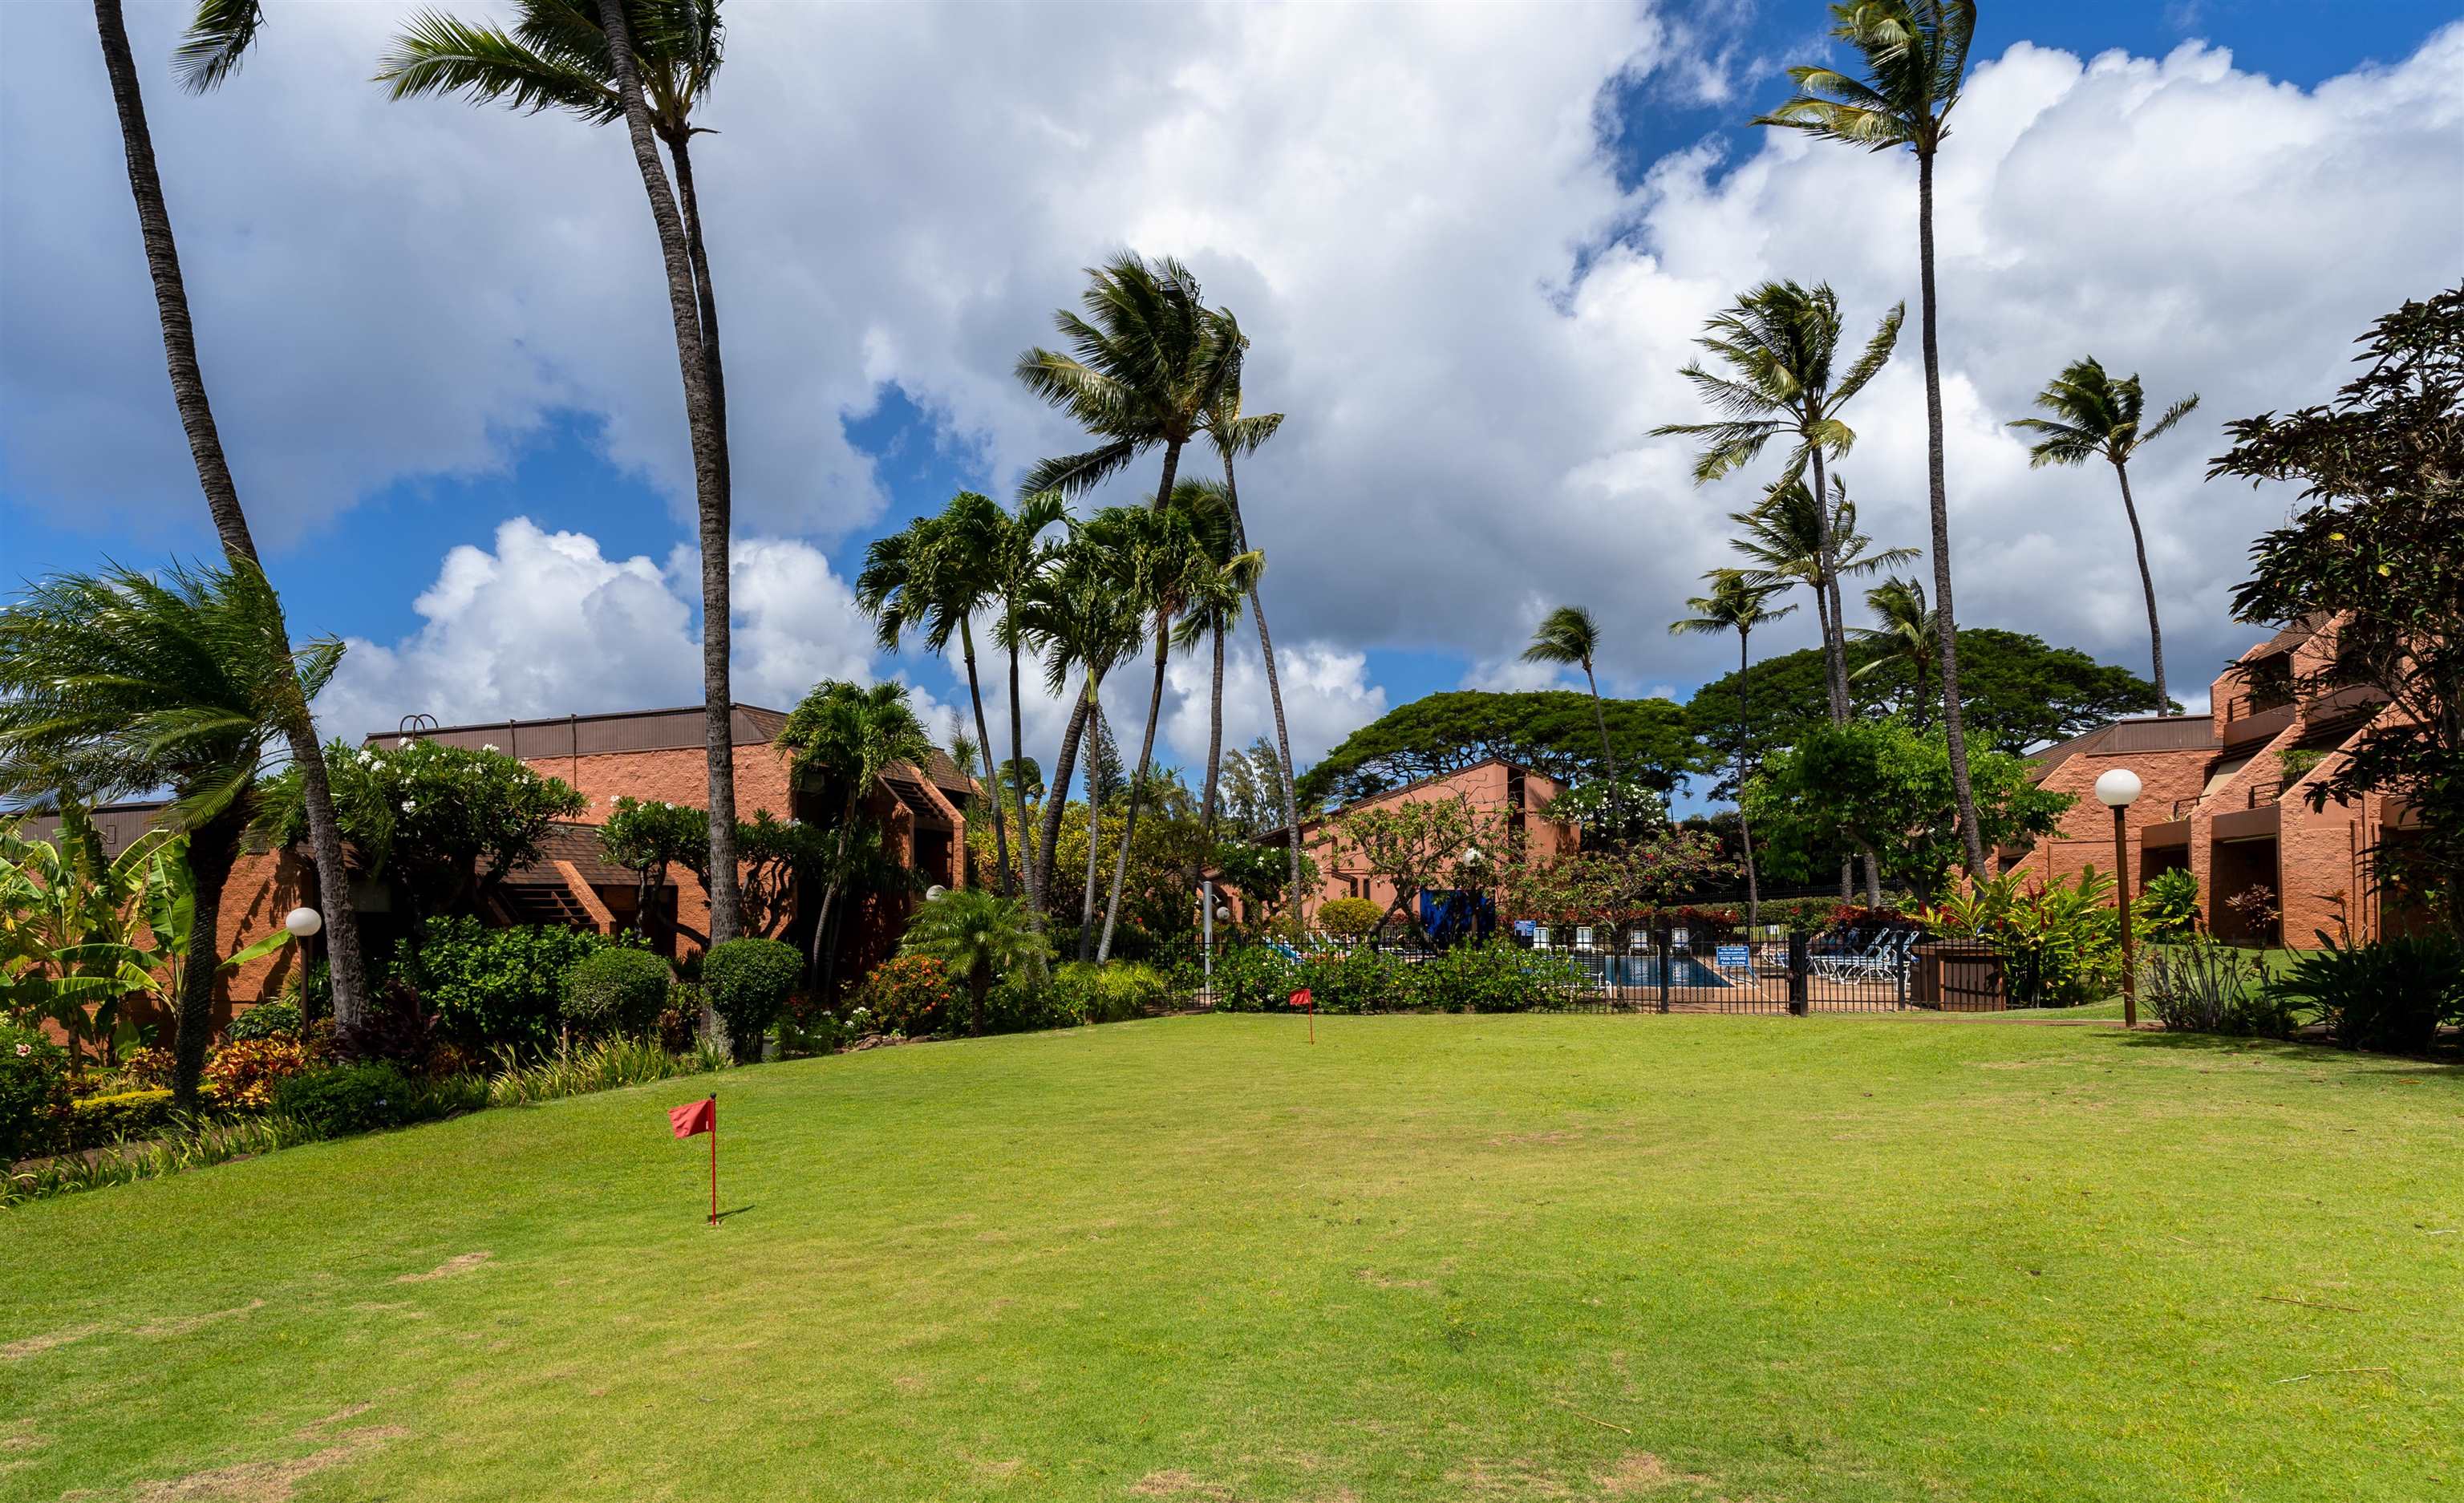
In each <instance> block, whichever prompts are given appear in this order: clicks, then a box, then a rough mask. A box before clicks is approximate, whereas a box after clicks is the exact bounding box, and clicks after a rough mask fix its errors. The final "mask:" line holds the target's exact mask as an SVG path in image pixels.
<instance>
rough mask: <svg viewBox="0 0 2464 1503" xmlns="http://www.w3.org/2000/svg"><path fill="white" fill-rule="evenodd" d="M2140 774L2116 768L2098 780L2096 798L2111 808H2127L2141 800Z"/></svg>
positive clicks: (2127, 769) (2123, 768)
mask: <svg viewBox="0 0 2464 1503" xmlns="http://www.w3.org/2000/svg"><path fill="white" fill-rule="evenodd" d="M2140 787H2141V784H2140V782H2139V774H2137V773H2135V772H2133V771H2131V770H2130V769H2129V768H2127V767H2116V768H2114V769H2113V770H2112V771H2110V772H2107V773H2104V774H2102V775H2101V776H2100V777H2098V779H2097V780H2096V796H2097V798H2098V799H2099V800H2100V801H2101V802H2102V803H2103V804H2104V805H2105V806H2106V807H2109V808H2127V807H2130V806H2131V805H2132V804H2134V803H2136V802H2137V801H2138V798H2139V790H2140Z"/></svg>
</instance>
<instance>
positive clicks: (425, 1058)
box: [334, 977, 458, 1075]
mask: <svg viewBox="0 0 2464 1503" xmlns="http://www.w3.org/2000/svg"><path fill="white" fill-rule="evenodd" d="M450 1043H451V1040H449V1039H448V1038H446V1036H445V1034H444V1033H443V1032H442V1030H440V1029H439V1028H437V1026H436V1015H435V1014H434V1013H432V1012H430V1011H429V1010H428V1006H427V1005H426V1004H425V1003H423V1002H421V1001H420V997H419V992H418V991H417V990H416V989H415V988H413V987H412V986H411V985H410V984H408V983H407V982H405V981H403V980H402V979H401V978H400V977H393V978H389V979H388V980H386V981H385V982H383V983H381V984H379V985H378V986H377V989H376V995H375V996H373V997H371V998H369V999H368V1007H367V1012H366V1014H365V1015H364V1016H363V1017H362V1018H361V1019H360V1022H359V1026H358V1027H356V1028H351V1029H350V1030H349V1031H348V1032H341V1033H337V1034H335V1036H334V1050H335V1052H336V1053H337V1054H339V1055H340V1056H341V1058H343V1059H344V1060H348V1061H353V1062H356V1063H368V1062H372V1061H379V1060H382V1061H384V1062H385V1063H386V1064H391V1065H398V1066H400V1067H401V1068H402V1069H404V1070H406V1071H408V1072H411V1073H412V1074H415V1075H426V1074H429V1073H431V1072H437V1071H438V1070H439V1069H440V1067H441V1068H442V1069H443V1070H444V1071H445V1072H451V1070H453V1069H455V1068H457V1067H458V1061H457V1060H456V1059H455V1057H454V1055H453V1051H452V1050H451V1049H450V1048H447V1047H446V1046H448V1045H449V1044H450Z"/></svg>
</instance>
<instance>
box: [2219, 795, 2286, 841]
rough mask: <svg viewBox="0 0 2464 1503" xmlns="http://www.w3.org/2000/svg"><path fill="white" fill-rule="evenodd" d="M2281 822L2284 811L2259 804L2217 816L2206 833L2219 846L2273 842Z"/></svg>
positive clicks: (2269, 804)
mask: <svg viewBox="0 0 2464 1503" xmlns="http://www.w3.org/2000/svg"><path fill="white" fill-rule="evenodd" d="M2283 820H2284V811H2283V810H2282V809H2280V808H2278V807H2277V806H2276V805H2275V804H2273V803H2268V804H2261V805H2259V806H2257V807H2255V808H2238V809H2232V810H2228V811H2227V812H2225V813H2222V814H2219V815H2217V816H2216V817H2215V819H2214V820H2213V821H2211V823H2210V824H2209V826H2208V833H2209V836H2210V838H2211V839H2213V840H2214V841H2216V842H2217V843H2219V844H2222V843H2223V842H2225V841H2229V840H2273V839H2275V838H2276V833H2277V830H2278V829H2280V828H2282V825H2283Z"/></svg>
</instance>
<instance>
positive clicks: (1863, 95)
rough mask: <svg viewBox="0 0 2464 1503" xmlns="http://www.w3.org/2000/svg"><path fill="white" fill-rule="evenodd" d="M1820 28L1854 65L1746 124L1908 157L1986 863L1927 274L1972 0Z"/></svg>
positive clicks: (1950, 703) (1928, 2) (1951, 663)
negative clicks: (1936, 166) (1938, 175)
mask: <svg viewBox="0 0 2464 1503" xmlns="http://www.w3.org/2000/svg"><path fill="white" fill-rule="evenodd" d="M1831 18H1832V28H1831V34H1832V35H1834V36H1836V37H1837V38H1839V39H1840V40H1842V41H1844V42H1846V43H1848V44H1849V45H1850V46H1852V47H1854V48H1856V49H1857V51H1858V52H1859V54H1861V55H1863V57H1864V61H1865V76H1864V77H1862V78H1852V77H1848V76H1847V75H1846V74H1844V73H1839V72H1837V71H1835V70H1833V69H1830V68H1821V67H1808V68H1791V69H1790V70H1789V71H1788V76H1789V77H1791V78H1792V79H1793V80H1795V83H1796V88H1797V93H1796V96H1795V97H1794V98H1793V99H1790V100H1789V101H1788V102H1786V103H1785V104H1782V105H1781V106H1780V107H1779V108H1777V109H1775V110H1773V111H1771V113H1770V114H1768V115H1763V116H1758V117H1756V119H1755V121H1754V123H1755V124H1757V125H1774V126H1779V127H1783V128H1786V129H1790V130H1801V131H1804V132H1806V133H1807V134H1808V135H1811V136H1815V137H1818V138H1820V139H1823V140H1827V141H1837V142H1844V143H1846V144H1849V145H1852V146H1862V147H1864V148H1866V149H1867V150H1870V151H1889V150H1892V149H1894V148H1897V147H1900V146H1905V147H1907V148H1909V149H1910V150H1912V151H1914V152H1915V153H1916V158H1917V287H1918V304H1919V311H1920V318H1919V330H1920V337H1921V338H1920V343H1921V344H1922V346H1923V350H1924V355H1925V482H1926V493H1927V495H1926V499H1927V504H1928V505H1929V506H1930V507H1931V509H1932V514H1933V604H1934V612H1935V616H1936V621H1937V626H1938V630H1937V631H1936V640H1937V641H1938V642H1939V643H1940V644H1941V653H1942V663H1941V668H1942V726H1943V735H1944V739H1945V740H1946V741H1947V744H1948V748H1949V752H1950V784H1951V790H1952V792H1953V794H1954V795H1955V796H1956V798H1957V800H1958V805H1959V834H1960V841H1961V844H1962V845H1963V846H1964V847H1965V848H1966V851H1967V855H1968V872H1969V875H1970V876H1971V877H1975V878H1978V879H1980V880H1981V879H1982V878H1983V877H1984V875H1985V840H1984V836H1983V834H1982V832H1981V831H1980V829H1979V828H1978V826H1977V823H1976V790H1975V788H1974V786H1973V785H1971V784H1970V783H1969V776H1968V733H1967V728H1966V725H1965V724H1964V722H1963V718H1962V716H1961V714H1960V705H1959V633H1958V624H1957V622H1956V620H1955V619H1954V615H1953V611H1952V608H1951V595H1950V501H1949V493H1948V491H1947V486H1946V483H1945V481H1944V478H1943V437H1942V350H1941V344H1940V341H1939V338H1938V327H1939V323H1940V299H1939V298H1936V296H1935V294H1934V278H1933V162H1934V157H1935V155H1936V153H1938V152H1939V151H1940V150H1941V149H1942V143H1943V138H1944V137H1945V136H1946V135H1947V134H1948V132H1949V125H1948V122H1949V120H1950V112H1951V109H1952V107H1953V106H1955V105H1957V104H1958V103H1959V94H1960V90H1961V89H1962V88H1963V87H1964V86H1965V84H1966V82H1967V76H1968V50H1969V42H1970V41H1971V40H1973V39H1974V36H1975V33H1976V5H1975V0H1842V3H1840V4H1836V5H1834V6H1832V8H1831Z"/></svg>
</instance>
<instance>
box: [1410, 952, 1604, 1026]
mask: <svg viewBox="0 0 2464 1503" xmlns="http://www.w3.org/2000/svg"><path fill="white" fill-rule="evenodd" d="M1578 980H1579V973H1578V967H1577V966H1576V965H1575V964H1574V962H1573V961H1571V960H1568V959H1566V958H1564V957H1562V956H1555V955H1547V954H1533V953H1531V952H1530V951H1528V950H1525V949H1524V948H1523V947H1522V946H1520V945H1517V944H1514V943H1511V942H1509V941H1507V940H1492V941H1490V942H1489V943H1487V944H1478V945H1474V944H1459V945H1456V946H1455V947H1453V948H1452V949H1449V950H1443V951H1441V952H1439V953H1438V954H1436V955H1433V956H1430V957H1429V958H1428V959H1426V960H1424V961H1419V962H1417V963H1410V964H1400V965H1397V966H1396V967H1395V975H1394V976H1393V977H1392V978H1391V980H1390V982H1389V984H1390V986H1391V987H1392V988H1393V990H1392V1000H1391V1001H1389V1002H1388V1003H1387V1005H1386V1006H1389V1007H1392V1008H1394V1009H1397V1010H1404V1009H1413V1010H1421V1011H1430V1012H1529V1011H1532V1010H1533V1009H1535V1008H1542V1007H1555V1006H1564V1005H1565V1003H1566V1002H1567V1001H1568V999H1569V998H1570V997H1571V996H1572V995H1573V991H1574V988H1575V986H1576V984H1577V983H1578Z"/></svg>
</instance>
